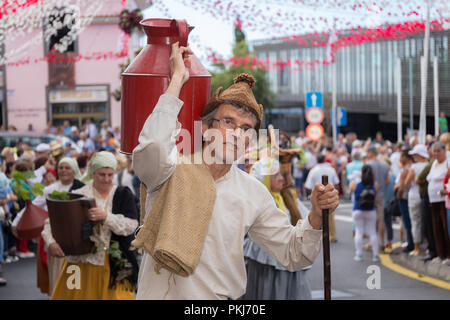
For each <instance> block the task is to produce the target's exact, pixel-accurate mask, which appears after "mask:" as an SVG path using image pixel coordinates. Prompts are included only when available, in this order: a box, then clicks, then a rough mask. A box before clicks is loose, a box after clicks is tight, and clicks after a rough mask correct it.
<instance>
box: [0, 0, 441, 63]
mask: <svg viewBox="0 0 450 320" xmlns="http://www.w3.org/2000/svg"><path fill="white" fill-rule="evenodd" d="M111 1H118V2H120V3H121V4H122V7H123V11H122V12H121V15H120V16H119V18H120V17H122V18H123V20H122V21H121V22H120V27H121V29H122V30H123V32H124V34H126V35H128V34H129V33H130V31H131V30H132V29H133V27H136V26H137V25H138V23H139V21H140V19H142V15H141V14H139V12H138V11H127V10H126V9H125V5H126V0H98V1H89V0H4V1H3V2H2V4H1V5H0V41H4V40H5V39H8V41H14V40H19V38H20V37H22V36H23V35H26V34H28V35H29V34H30V33H31V32H32V30H36V29H39V28H40V29H43V30H44V32H43V33H42V32H38V33H35V35H34V36H33V37H32V39H31V40H27V42H25V43H23V44H21V45H20V46H18V47H17V48H14V49H12V50H10V49H9V48H6V50H5V53H3V54H0V64H5V63H6V64H8V65H11V66H15V65H23V64H27V63H36V62H40V61H46V62H48V63H53V62H55V61H59V60H58V59H60V57H59V58H57V56H58V55H57V54H55V52H49V54H47V55H46V56H45V57H41V58H31V57H26V53H27V52H30V50H32V48H33V46H34V45H36V44H38V43H42V41H43V39H44V40H46V41H48V39H50V38H51V37H53V36H54V35H55V34H57V32H58V30H60V29H61V28H64V27H67V28H68V29H70V32H69V33H68V34H67V36H66V37H64V38H63V39H61V41H60V43H58V45H56V46H55V50H56V51H59V52H63V51H64V50H65V49H66V48H67V46H68V45H70V43H72V42H73V40H74V39H75V38H76V37H77V36H78V35H79V34H80V33H81V32H82V31H83V29H84V28H85V27H86V26H87V25H89V23H90V22H91V21H92V19H93V17H95V15H96V14H97V13H98V12H99V10H100V9H101V8H102V6H103V7H104V6H105V3H107V2H111ZM172 2H173V3H177V4H179V5H182V6H184V7H186V8H191V9H193V10H195V11H197V12H200V13H202V14H204V15H208V16H211V17H213V18H215V19H217V20H221V21H224V22H226V23H229V24H230V25H235V26H236V25H237V26H239V27H240V28H241V29H242V30H244V31H245V32H246V33H257V34H262V35H263V37H264V39H273V40H277V41H283V42H288V43H292V45H293V46H298V47H305V46H307V47H322V48H324V57H323V59H310V58H305V59H303V60H294V61H290V60H289V59H288V60H286V61H282V60H276V61H269V60H258V59H257V58H253V57H247V58H238V57H228V58H223V57H220V56H219V55H218V54H217V53H216V52H215V51H214V49H212V48H204V47H202V44H201V43H202V41H201V39H200V37H195V36H191V37H190V42H191V44H195V46H196V47H201V48H202V49H204V54H206V56H207V58H208V59H210V61H212V62H216V63H226V64H242V65H244V66H246V67H248V68H254V67H256V66H259V67H262V68H266V69H271V68H277V69H278V70H282V69H284V68H288V69H289V70H290V71H291V70H304V69H306V68H314V66H317V65H329V64H331V63H334V60H335V56H336V53H337V52H338V51H339V50H340V49H342V48H346V47H351V46H357V45H362V44H364V43H370V42H376V41H386V40H393V39H402V38H405V37H410V36H413V35H419V34H422V33H423V32H424V30H425V16H426V5H427V1H426V0H409V1H404V0H327V1H319V0H283V1H275V0H246V1H240V0H172ZM149 3H151V5H152V10H157V11H158V12H160V13H161V14H162V17H166V18H179V17H175V16H174V15H173V14H172V12H171V9H170V7H169V5H168V2H167V1H164V0H152V1H149ZM55 8H56V9H55ZM58 8H59V9H58ZM81 8H82V9H81ZM430 17H431V22H430V28H431V31H437V30H448V29H449V28H450V20H449V17H450V2H449V1H433V2H431V7H430ZM332 36H333V41H330V38H331V37H332ZM121 38H123V39H124V43H125V42H126V41H127V40H128V38H127V37H126V36H124V35H122V36H121ZM123 52H124V50H123V48H122V46H121V50H118V51H117V52H97V53H94V52H92V53H89V54H86V53H84V54H78V55H73V56H70V57H68V58H65V59H69V60H70V61H72V62H77V61H79V60H84V59H87V60H89V59H111V58H117V57H121V55H122V53H123ZM325 52H326V53H325ZM13 59H15V61H13Z"/></svg>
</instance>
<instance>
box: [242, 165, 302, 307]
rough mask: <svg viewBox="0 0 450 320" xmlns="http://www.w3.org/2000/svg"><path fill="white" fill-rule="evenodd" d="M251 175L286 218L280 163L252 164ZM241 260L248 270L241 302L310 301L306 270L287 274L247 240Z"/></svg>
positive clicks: (274, 261) (254, 244) (287, 212)
mask: <svg viewBox="0 0 450 320" xmlns="http://www.w3.org/2000/svg"><path fill="white" fill-rule="evenodd" d="M250 174H251V175H253V176H254V177H256V178H257V179H258V180H259V181H261V182H262V183H263V184H264V185H265V186H266V188H267V189H268V190H269V192H270V194H271V195H272V197H273V198H274V200H275V203H276V205H277V207H278V208H279V209H280V210H282V211H283V212H284V213H286V214H287V215H288V216H289V220H290V221H292V219H291V216H290V213H289V211H288V209H287V208H286V205H285V203H284V201H283V197H282V195H281V193H280V192H281V190H282V189H283V186H284V178H283V175H282V173H281V171H280V163H279V162H278V161H277V160H275V159H271V158H264V159H261V160H259V161H258V162H256V163H255V165H254V166H253V167H252V169H251V171H250ZM244 257H245V260H246V269H247V290H246V293H245V295H244V296H242V298H241V299H243V300H310V299H311V288H310V284H309V280H308V277H307V275H306V270H307V269H309V267H307V268H303V269H300V270H298V271H295V272H290V271H288V270H286V269H285V268H284V267H283V266H282V265H281V264H279V263H278V262H277V261H276V260H275V259H273V258H272V257H271V256H270V255H268V254H267V253H266V252H265V251H264V250H263V249H261V248H260V247H259V246H258V245H257V244H256V243H254V242H253V241H252V240H251V239H250V238H249V237H246V238H245V241H244Z"/></svg>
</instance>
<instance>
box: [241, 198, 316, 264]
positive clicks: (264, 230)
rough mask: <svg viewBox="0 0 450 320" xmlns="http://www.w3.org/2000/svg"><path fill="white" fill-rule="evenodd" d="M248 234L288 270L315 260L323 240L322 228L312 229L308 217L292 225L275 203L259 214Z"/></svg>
mask: <svg viewBox="0 0 450 320" xmlns="http://www.w3.org/2000/svg"><path fill="white" fill-rule="evenodd" d="M249 235H250V238H251V239H252V240H253V241H254V242H255V243H256V244H258V245H259V246H260V247H261V248H262V249H263V250H265V251H266V252H267V253H268V254H269V255H271V256H272V257H273V258H274V259H276V260H277V261H278V262H279V263H280V264H281V265H283V266H284V267H285V268H286V269H288V270H289V271H292V272H293V271H296V270H299V269H301V268H303V267H306V266H309V265H311V264H313V263H314V260H315V259H316V257H317V255H318V254H319V252H320V249H321V244H322V230H315V229H314V228H313V227H312V226H311V224H310V223H309V221H308V218H306V219H302V220H299V221H298V222H297V225H296V226H295V227H294V226H292V225H291V224H290V222H289V218H288V216H287V215H286V214H285V213H284V212H283V211H281V210H279V209H278V208H277V207H276V205H275V203H273V204H271V205H269V206H268V207H266V209H265V210H263V212H262V213H261V214H259V215H258V217H257V219H256V221H255V223H254V224H253V225H252V226H251V228H250V229H249Z"/></svg>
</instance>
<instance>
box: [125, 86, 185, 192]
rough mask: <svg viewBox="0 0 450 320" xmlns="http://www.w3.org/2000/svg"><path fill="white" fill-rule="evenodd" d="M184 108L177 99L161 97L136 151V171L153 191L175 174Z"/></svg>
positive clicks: (140, 136)
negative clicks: (180, 120) (181, 111)
mask: <svg viewBox="0 0 450 320" xmlns="http://www.w3.org/2000/svg"><path fill="white" fill-rule="evenodd" d="M182 106H183V101H181V100H180V99H178V98H177V97H175V96H173V95H170V94H163V95H161V97H160V98H159V100H158V103H157V104H156V106H155V109H154V110H153V112H152V113H151V115H150V116H149V117H148V118H147V120H146V121H145V124H144V126H143V128H142V131H141V133H140V135H139V144H138V146H137V147H136V148H135V149H134V150H133V169H134V171H135V172H136V174H137V175H138V177H139V179H140V180H141V181H142V182H143V183H144V184H145V185H146V186H147V189H148V190H149V191H151V190H154V189H156V188H157V187H158V186H160V185H161V184H163V183H164V182H165V181H166V180H167V179H168V178H169V177H170V176H171V175H172V173H173V172H174V171H175V167H176V163H177V157H178V151H177V147H176V137H177V135H178V134H179V132H180V130H181V124H180V123H179V122H178V114H179V112H180V110H181V108H182Z"/></svg>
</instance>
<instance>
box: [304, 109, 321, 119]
mask: <svg viewBox="0 0 450 320" xmlns="http://www.w3.org/2000/svg"><path fill="white" fill-rule="evenodd" d="M305 116H306V121H308V122H309V123H321V122H322V121H323V116H324V115H323V111H322V109H321V108H309V109H308V110H307V111H306V115H305Z"/></svg>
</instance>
